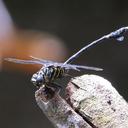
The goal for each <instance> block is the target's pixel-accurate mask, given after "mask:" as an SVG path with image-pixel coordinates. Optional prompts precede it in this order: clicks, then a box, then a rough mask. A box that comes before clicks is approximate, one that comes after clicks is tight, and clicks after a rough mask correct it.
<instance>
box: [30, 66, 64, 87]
mask: <svg viewBox="0 0 128 128" xmlns="http://www.w3.org/2000/svg"><path fill="white" fill-rule="evenodd" d="M65 73H66V70H65V68H64V67H61V66H48V67H43V68H41V69H40V70H39V71H38V72H37V73H35V74H33V76H32V78H31V82H32V83H33V84H34V85H35V86H41V85H43V84H47V83H51V82H53V81H54V80H56V79H57V78H61V77H63V76H64V74H65Z"/></svg>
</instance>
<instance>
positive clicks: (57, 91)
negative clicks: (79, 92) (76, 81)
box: [47, 82, 62, 93]
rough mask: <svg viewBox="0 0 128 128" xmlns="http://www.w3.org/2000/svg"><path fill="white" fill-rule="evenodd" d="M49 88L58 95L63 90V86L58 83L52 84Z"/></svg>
mask: <svg viewBox="0 0 128 128" xmlns="http://www.w3.org/2000/svg"><path fill="white" fill-rule="evenodd" d="M47 87H48V88H51V89H52V90H53V91H55V92H56V93H59V92H60V90H61V89H62V86H60V85H59V84H58V83H55V82H54V83H50V84H49V85H47Z"/></svg>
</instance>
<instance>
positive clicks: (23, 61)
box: [4, 58, 46, 65]
mask: <svg viewBox="0 0 128 128" xmlns="http://www.w3.org/2000/svg"><path fill="white" fill-rule="evenodd" d="M4 60H6V61H10V62H13V63H18V64H40V65H46V64H45V63H42V62H40V61H37V60H21V59H15V58H5V59H4Z"/></svg>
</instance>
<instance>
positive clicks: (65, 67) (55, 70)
mask: <svg viewBox="0 0 128 128" xmlns="http://www.w3.org/2000/svg"><path fill="white" fill-rule="evenodd" d="M127 30H128V27H123V28H120V29H118V30H116V31H114V32H111V33H110V34H108V35H105V36H103V37H101V38H99V39H97V40H95V41H93V42H91V43H89V44H88V45H86V46H85V47H83V48H82V49H80V50H79V51H78V52H76V53H75V54H73V55H72V56H71V57H69V58H68V59H67V60H66V61H65V62H64V63H59V62H54V61H50V60H44V59H40V58H36V57H33V56H30V57H31V58H32V59H31V60H21V59H16V58H5V60H6V61H10V62H14V63H19V64H38V65H42V68H41V69H40V70H39V71H37V72H36V73H34V74H33V76H32V78H31V82H32V83H33V84H34V85H35V86H36V87H40V86H43V85H45V86H46V87H49V86H51V85H52V84H53V83H54V82H55V80H57V79H60V78H63V77H65V76H66V75H67V74H68V71H69V70H76V71H81V70H94V71H102V70H103V69H102V68H97V67H90V66H84V65H75V64H71V63H72V62H73V61H74V60H75V59H76V58H77V57H79V56H80V54H81V53H83V51H85V50H87V49H88V48H90V47H92V46H94V45H95V44H98V43H99V42H103V41H104V40H106V39H110V38H114V39H116V40H118V41H122V40H123V38H124V37H123V34H124V32H126V31H127Z"/></svg>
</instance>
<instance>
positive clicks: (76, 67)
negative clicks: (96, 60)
mask: <svg viewBox="0 0 128 128" xmlns="http://www.w3.org/2000/svg"><path fill="white" fill-rule="evenodd" d="M63 66H64V67H65V68H66V69H73V70H77V71H80V69H86V70H94V71H102V70H103V69H102V68H97V67H90V66H84V65H74V64H65V65H63Z"/></svg>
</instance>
